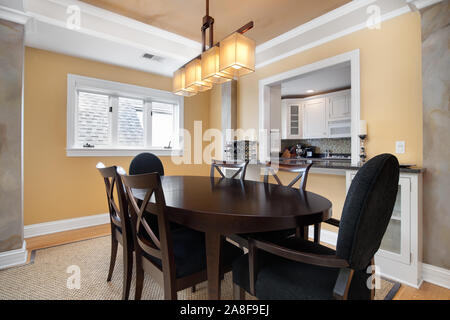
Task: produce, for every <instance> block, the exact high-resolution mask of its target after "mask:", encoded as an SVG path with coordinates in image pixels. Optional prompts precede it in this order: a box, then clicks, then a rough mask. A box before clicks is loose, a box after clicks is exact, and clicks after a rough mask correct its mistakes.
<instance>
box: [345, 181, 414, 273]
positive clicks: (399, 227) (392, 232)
mask: <svg viewBox="0 0 450 320" xmlns="http://www.w3.org/2000/svg"><path fill="white" fill-rule="evenodd" d="M355 175H356V173H352V174H351V179H352V180H353V178H354V177H355ZM398 184H399V186H398V193H397V200H396V201H395V205H394V210H393V212H392V217H391V221H390V222H389V225H388V227H387V229H386V233H385V234H384V237H383V240H382V241H381V245H380V249H379V250H378V252H377V253H376V256H383V257H385V258H388V259H390V260H395V261H399V262H402V263H405V264H410V263H411V180H410V179H409V178H404V177H400V179H399V183H398ZM349 187H350V186H349V185H348V186H347V191H348V188H349Z"/></svg>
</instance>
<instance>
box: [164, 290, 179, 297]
mask: <svg viewBox="0 0 450 320" xmlns="http://www.w3.org/2000/svg"><path fill="white" fill-rule="evenodd" d="M164 300H178V295H177V290H176V289H175V288H170V289H169V290H166V289H164Z"/></svg>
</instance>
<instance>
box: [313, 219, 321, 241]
mask: <svg viewBox="0 0 450 320" xmlns="http://www.w3.org/2000/svg"><path fill="white" fill-rule="evenodd" d="M320 229H321V224H320V223H316V224H315V225H314V243H320Z"/></svg>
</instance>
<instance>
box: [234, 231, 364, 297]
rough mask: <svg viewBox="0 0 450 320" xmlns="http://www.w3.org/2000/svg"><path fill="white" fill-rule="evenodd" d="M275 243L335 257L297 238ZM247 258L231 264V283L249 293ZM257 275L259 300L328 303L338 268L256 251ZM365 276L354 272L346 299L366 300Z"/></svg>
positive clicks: (256, 290) (322, 247)
mask: <svg viewBox="0 0 450 320" xmlns="http://www.w3.org/2000/svg"><path fill="white" fill-rule="evenodd" d="M277 244H279V245H280V246H283V247H285V248H289V249H293V250H298V251H302V252H305V253H314V254H323V255H335V253H336V252H335V251H334V250H332V249H330V248H328V247H324V246H322V245H319V244H315V243H313V242H310V241H306V240H302V239H299V238H295V237H292V238H289V239H285V240H281V241H279V242H278V243H277ZM248 260H249V259H248V255H247V254H246V255H244V256H242V257H240V258H239V259H237V260H236V261H235V262H234V263H233V282H234V283H235V284H237V285H239V286H240V287H241V288H243V289H244V290H245V291H247V292H250V282H249V266H248ZM257 263H258V266H259V268H258V270H259V272H258V274H257V275H256V284H255V293H256V297H257V298H258V299H262V300H331V299H333V288H334V286H335V284H336V279H337V277H338V274H339V269H338V268H327V267H320V266H314V265H310V264H304V263H299V262H295V261H292V260H287V259H283V258H280V257H278V256H275V255H272V254H270V253H267V252H264V251H258V261H257ZM369 276H370V275H369V274H365V273H364V272H363V271H361V272H356V273H355V275H354V281H353V282H352V286H351V288H350V292H349V298H350V299H352V298H353V297H355V298H356V297H357V298H358V299H363V298H365V299H370V290H369V289H368V288H367V287H366V281H367V278H368V277H369Z"/></svg>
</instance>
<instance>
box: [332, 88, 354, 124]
mask: <svg viewBox="0 0 450 320" xmlns="http://www.w3.org/2000/svg"><path fill="white" fill-rule="evenodd" d="M328 104H329V107H328V111H329V117H330V119H343V118H350V115H351V107H350V93H344V94H339V95H335V96H332V97H330V98H328Z"/></svg>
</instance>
